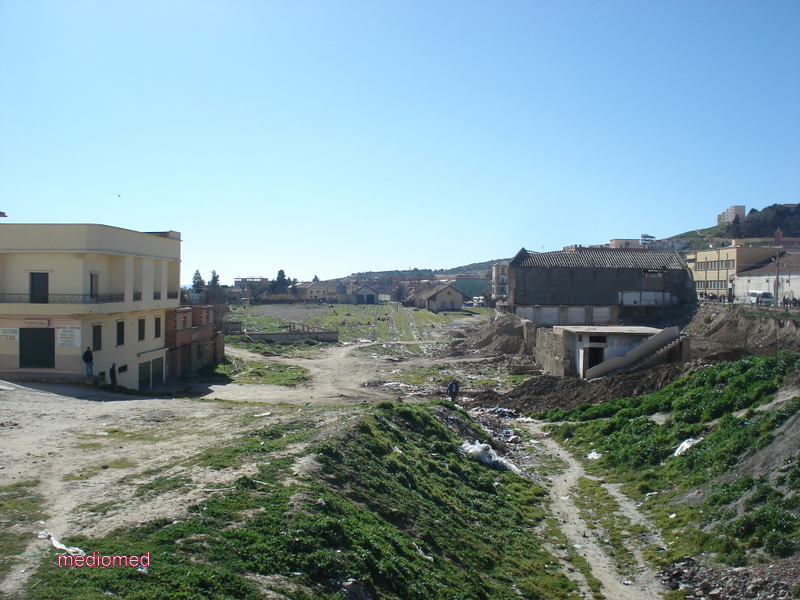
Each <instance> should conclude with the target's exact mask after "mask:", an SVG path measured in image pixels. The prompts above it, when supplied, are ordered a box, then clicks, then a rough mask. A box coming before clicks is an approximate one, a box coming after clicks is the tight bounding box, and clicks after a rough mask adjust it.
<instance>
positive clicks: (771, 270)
mask: <svg viewBox="0 0 800 600" xmlns="http://www.w3.org/2000/svg"><path fill="white" fill-rule="evenodd" d="M778 260H779V261H780V274H781V275H789V274H795V273H800V252H783V253H782V254H781V255H780V258H779V259H778ZM743 275H748V276H749V275H775V259H774V258H770V259H769V260H765V261H764V262H762V263H761V264H760V265H757V266H755V267H753V268H751V269H743V270H742V271H740V272H739V277H742V276H743Z"/></svg>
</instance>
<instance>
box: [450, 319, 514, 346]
mask: <svg viewBox="0 0 800 600" xmlns="http://www.w3.org/2000/svg"><path fill="white" fill-rule="evenodd" d="M453 337H456V338H457V339H456V340H454V341H453V342H452V343H451V344H450V351H451V354H452V355H455V356H461V355H463V354H465V353H467V352H469V353H472V354H474V353H479V354H481V355H484V356H489V355H494V354H519V353H520V352H522V351H523V350H524V347H525V343H524V339H523V332H522V322H521V321H520V319H519V317H517V316H516V315H508V314H499V313H495V314H494V315H492V318H490V319H489V321H487V322H486V323H485V324H484V325H482V326H480V327H475V328H473V329H471V330H467V331H463V332H457V333H456V334H455V335H453Z"/></svg>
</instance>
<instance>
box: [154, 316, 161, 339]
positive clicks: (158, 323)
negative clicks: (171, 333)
mask: <svg viewBox="0 0 800 600" xmlns="http://www.w3.org/2000/svg"><path fill="white" fill-rule="evenodd" d="M155 330H156V334H155V336H154V337H157V338H160V337H161V317H156V322H155Z"/></svg>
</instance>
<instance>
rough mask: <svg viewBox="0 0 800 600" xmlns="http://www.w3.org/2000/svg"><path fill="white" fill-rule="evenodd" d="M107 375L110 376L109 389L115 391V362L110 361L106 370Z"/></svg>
mask: <svg viewBox="0 0 800 600" xmlns="http://www.w3.org/2000/svg"><path fill="white" fill-rule="evenodd" d="M108 376H109V378H111V391H112V392H114V393H115V394H116V393H117V363H111V368H110V369H109V370H108Z"/></svg>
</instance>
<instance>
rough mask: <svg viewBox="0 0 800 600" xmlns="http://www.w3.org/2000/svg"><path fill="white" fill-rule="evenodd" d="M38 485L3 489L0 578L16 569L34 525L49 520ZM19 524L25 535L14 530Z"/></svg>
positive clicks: (0, 496) (23, 483)
mask: <svg viewBox="0 0 800 600" xmlns="http://www.w3.org/2000/svg"><path fill="white" fill-rule="evenodd" d="M38 485H39V482H38V481H36V480H30V481H19V482H17V483H12V484H11V485H6V486H2V487H0V520H2V521H3V530H2V531H0V577H4V576H5V575H6V574H7V573H8V572H9V571H10V570H11V569H12V567H13V565H14V562H15V556H16V555H18V554H21V553H22V552H24V551H25V547H26V546H27V544H28V542H29V541H30V539H31V535H30V529H31V528H32V527H33V523H34V522H35V521H40V520H42V519H46V518H47V515H46V514H45V513H44V511H43V508H42V507H43V504H44V499H43V497H42V496H41V495H39V494H37V493H36V486H38ZM15 525H21V526H23V527H24V528H25V530H26V531H25V533H17V532H14V531H10V529H11V528H12V527H13V526H15Z"/></svg>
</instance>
